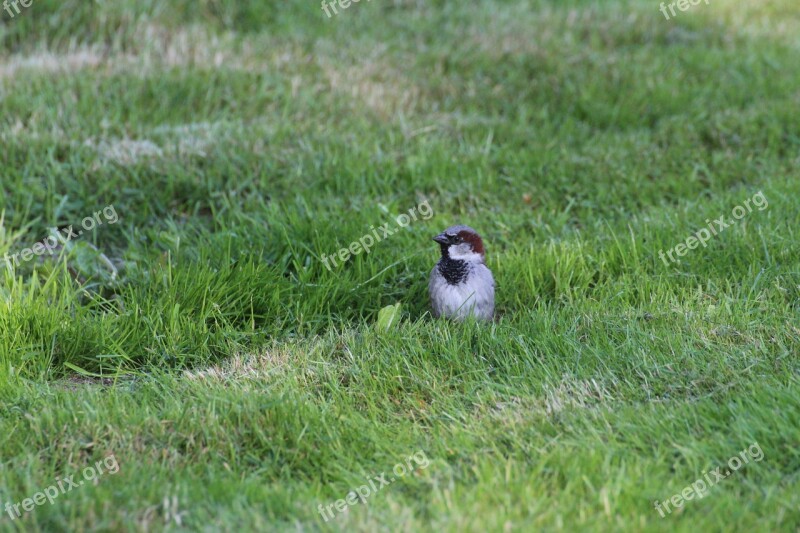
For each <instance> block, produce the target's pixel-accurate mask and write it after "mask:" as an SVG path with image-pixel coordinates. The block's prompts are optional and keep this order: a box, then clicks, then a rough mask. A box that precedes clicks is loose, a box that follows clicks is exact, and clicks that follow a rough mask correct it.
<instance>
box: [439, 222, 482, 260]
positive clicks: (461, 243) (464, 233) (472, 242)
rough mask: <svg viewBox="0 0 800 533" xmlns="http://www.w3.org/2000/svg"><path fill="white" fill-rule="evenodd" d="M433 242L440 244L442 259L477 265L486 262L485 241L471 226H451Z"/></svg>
mask: <svg viewBox="0 0 800 533" xmlns="http://www.w3.org/2000/svg"><path fill="white" fill-rule="evenodd" d="M433 240H434V241H436V242H438V243H439V246H440V247H441V249H442V257H445V258H450V259H453V260H457V261H468V262H476V263H483V261H484V257H485V252H484V249H483V241H482V240H481V237H480V235H478V233H477V232H476V231H475V230H474V229H472V228H470V227H469V226H460V225H459V226H450V227H449V228H447V229H446V230H444V231H443V232H441V233H440V234H439V235H437V236H436V237H434V238H433Z"/></svg>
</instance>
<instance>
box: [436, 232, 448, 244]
mask: <svg viewBox="0 0 800 533" xmlns="http://www.w3.org/2000/svg"><path fill="white" fill-rule="evenodd" d="M433 240H434V241H436V242H438V243H439V244H449V243H450V239H448V238H447V235H445V234H444V233H440V234H439V235H437V236H436V237H434V238H433Z"/></svg>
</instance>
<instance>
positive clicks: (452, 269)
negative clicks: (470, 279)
mask: <svg viewBox="0 0 800 533" xmlns="http://www.w3.org/2000/svg"><path fill="white" fill-rule="evenodd" d="M436 266H437V267H438V268H439V272H440V273H441V274H442V276H444V279H445V281H447V283H448V284H449V285H458V284H459V283H461V282H463V281H464V280H465V279H467V274H469V266H467V262H466V261H462V260H460V259H450V256H448V255H445V256H444V257H442V258H441V259H440V260H439V263H438V264H437V265H436Z"/></svg>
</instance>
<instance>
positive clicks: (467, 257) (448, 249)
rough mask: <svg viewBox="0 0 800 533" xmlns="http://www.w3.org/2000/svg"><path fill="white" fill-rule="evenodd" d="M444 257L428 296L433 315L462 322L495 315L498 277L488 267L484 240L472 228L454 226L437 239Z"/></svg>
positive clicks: (437, 267) (433, 275)
mask: <svg viewBox="0 0 800 533" xmlns="http://www.w3.org/2000/svg"><path fill="white" fill-rule="evenodd" d="M433 240H434V241H436V242H437V243H439V247H440V248H441V250H442V258H441V259H439V262H438V263H436V266H435V267H433V270H432V271H431V277H430V281H429V282H428V293H429V294H430V297H431V306H432V307H433V316H435V317H437V318H438V317H440V316H443V317H445V318H450V319H453V320H456V321H458V322H460V321H462V320H464V319H465V318H466V317H468V316H473V317H475V318H477V319H479V320H491V319H492V317H493V316H494V278H493V277H492V271H491V270H489V269H488V268H487V267H486V263H485V252H484V249H483V241H482V240H481V237H480V235H478V233H477V232H476V231H475V230H474V229H472V228H470V227H469V226H461V225H459V226H451V227H449V228H447V229H446V230H444V231H443V232H441V233H440V234H439V235H437V236H436V237H434V238H433Z"/></svg>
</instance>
